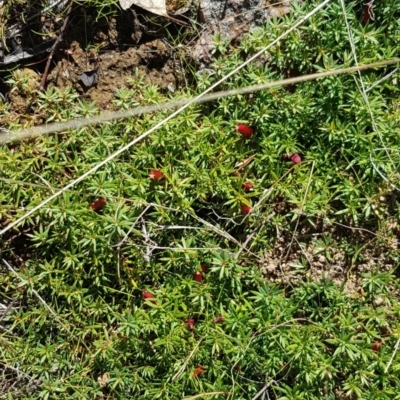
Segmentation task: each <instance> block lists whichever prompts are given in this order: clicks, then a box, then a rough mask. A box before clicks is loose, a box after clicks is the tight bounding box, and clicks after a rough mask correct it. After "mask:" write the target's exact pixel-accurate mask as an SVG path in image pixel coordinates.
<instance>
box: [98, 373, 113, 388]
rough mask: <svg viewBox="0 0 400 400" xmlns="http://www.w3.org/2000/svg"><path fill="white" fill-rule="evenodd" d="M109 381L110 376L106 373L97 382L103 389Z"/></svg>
mask: <svg viewBox="0 0 400 400" xmlns="http://www.w3.org/2000/svg"><path fill="white" fill-rule="evenodd" d="M109 380H110V375H109V374H108V372H105V373H104V374H103V375H100V376H98V377H97V382H98V383H99V385H100V387H102V388H103V387H106V386H107V384H108V381H109Z"/></svg>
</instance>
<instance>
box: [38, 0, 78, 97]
mask: <svg viewBox="0 0 400 400" xmlns="http://www.w3.org/2000/svg"><path fill="white" fill-rule="evenodd" d="M73 5H74V2H73V1H71V3H70V5H69V7H68V11H67V15H66V17H65V20H64V23H63V26H62V27H61V31H60V34H59V35H58V38H57V40H56V41H55V42H54V44H53V46H52V48H51V51H50V55H49V58H48V59H47V63H46V67H45V69H44V72H43V76H42V80H41V81H40V90H44V89H45V86H46V80H47V76H48V75H49V69H50V64H51V61H52V60H53V56H54V52H55V51H56V48H57V46H58V45H59V44H60V43H61V41H62V39H63V35H64V32H65V29H66V28H67V24H68V21H69V17H70V15H71V11H72V6H73Z"/></svg>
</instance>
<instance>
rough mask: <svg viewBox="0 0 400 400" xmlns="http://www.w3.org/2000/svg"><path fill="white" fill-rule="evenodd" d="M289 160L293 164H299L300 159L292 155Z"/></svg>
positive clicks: (298, 156)
mask: <svg viewBox="0 0 400 400" xmlns="http://www.w3.org/2000/svg"><path fill="white" fill-rule="evenodd" d="M290 160H291V161H292V163H293V164H300V163H301V157H300V155H299V154H297V153H294V154H292V155H291V156H290Z"/></svg>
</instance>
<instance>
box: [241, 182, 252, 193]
mask: <svg viewBox="0 0 400 400" xmlns="http://www.w3.org/2000/svg"><path fill="white" fill-rule="evenodd" d="M242 187H243V189H244V190H245V191H246V192H249V191H250V190H252V189H253V184H252V183H251V182H245V183H243V185H242Z"/></svg>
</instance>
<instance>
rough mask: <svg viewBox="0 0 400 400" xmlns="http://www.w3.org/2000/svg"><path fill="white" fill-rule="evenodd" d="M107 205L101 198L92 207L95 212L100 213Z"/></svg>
mask: <svg viewBox="0 0 400 400" xmlns="http://www.w3.org/2000/svg"><path fill="white" fill-rule="evenodd" d="M106 203H107V200H106V199H105V198H104V197H100V198H99V199H98V200H96V201H95V202H94V203H92V204H91V205H90V207H91V209H92V210H93V211H100V210H101V209H102V208H103V207H104V206H105V205H106Z"/></svg>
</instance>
